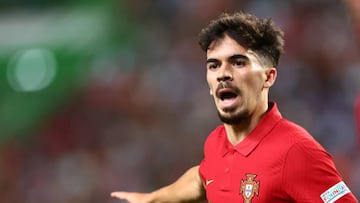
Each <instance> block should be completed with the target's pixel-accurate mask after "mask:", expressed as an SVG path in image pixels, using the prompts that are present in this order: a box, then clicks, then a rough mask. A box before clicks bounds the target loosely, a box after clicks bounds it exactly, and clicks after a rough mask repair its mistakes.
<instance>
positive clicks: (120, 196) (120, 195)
mask: <svg viewBox="0 0 360 203" xmlns="http://www.w3.org/2000/svg"><path fill="white" fill-rule="evenodd" d="M126 194H127V193H126V192H112V193H111V194H110V196H111V197H115V198H118V199H127V195H126Z"/></svg>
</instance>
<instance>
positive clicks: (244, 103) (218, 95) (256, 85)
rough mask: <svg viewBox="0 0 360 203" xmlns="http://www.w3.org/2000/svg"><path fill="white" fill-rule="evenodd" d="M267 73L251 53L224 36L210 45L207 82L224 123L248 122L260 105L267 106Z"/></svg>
mask: <svg viewBox="0 0 360 203" xmlns="http://www.w3.org/2000/svg"><path fill="white" fill-rule="evenodd" d="M267 70H268V69H267V68H265V67H263V66H262V65H261V64H260V62H259V60H258V57H257V55H256V54H255V53H254V52H251V51H250V50H247V49H245V48H244V47H243V46H241V45H239V44H238V43H237V42H236V41H235V40H233V39H231V38H230V37H228V36H226V35H225V37H224V38H222V39H219V40H216V41H214V42H213V43H212V44H211V45H210V47H209V49H208V51H207V75H206V79H207V82H208V85H209V87H210V92H211V93H212V95H213V97H214V100H215V105H216V108H217V110H218V114H219V116H220V119H221V120H222V121H223V122H224V123H228V124H236V123H239V122H241V121H244V120H248V119H249V118H250V117H251V116H252V115H253V114H254V113H256V111H257V110H258V107H259V106H263V105H264V102H266V103H267V100H264V88H265V89H267V85H265V83H266V81H267V78H268V75H267V74H268V71H267ZM266 91H267V90H266ZM266 94H267V92H266ZM266 96H267V95H266Z"/></svg>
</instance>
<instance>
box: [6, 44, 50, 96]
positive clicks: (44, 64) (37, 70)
mask: <svg viewBox="0 0 360 203" xmlns="http://www.w3.org/2000/svg"><path fill="white" fill-rule="evenodd" d="M56 70H57V63H56V59H55V56H54V54H53V53H52V52H51V51H50V50H48V49H29V50H25V51H21V52H18V53H16V54H15V55H14V56H13V58H12V59H11V60H10V62H9V64H8V66H7V79H8V81H9V83H10V85H11V87H12V88H13V89H14V90H15V91H19V92H29V91H39V90H42V89H44V88H45V87H47V86H48V85H49V84H50V83H51V82H52V81H53V80H54V78H55V75H56Z"/></svg>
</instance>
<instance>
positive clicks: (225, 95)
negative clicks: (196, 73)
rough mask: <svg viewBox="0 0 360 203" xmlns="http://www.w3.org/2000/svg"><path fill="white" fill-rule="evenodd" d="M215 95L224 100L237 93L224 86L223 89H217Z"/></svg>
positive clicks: (234, 96) (230, 98)
mask: <svg viewBox="0 0 360 203" xmlns="http://www.w3.org/2000/svg"><path fill="white" fill-rule="evenodd" d="M217 96H218V98H220V99H221V100H222V101H225V100H233V99H235V98H236V97H237V96H238V94H237V93H236V91H235V90H233V89H230V88H225V89H221V90H219V91H218V94H217Z"/></svg>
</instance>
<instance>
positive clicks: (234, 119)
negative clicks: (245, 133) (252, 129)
mask: <svg viewBox="0 0 360 203" xmlns="http://www.w3.org/2000/svg"><path fill="white" fill-rule="evenodd" d="M218 116H219V118H220V120H221V121H222V122H223V123H226V124H230V125H234V124H240V123H244V122H247V121H248V120H249V115H248V114H247V113H242V112H239V113H228V112H225V111H223V112H222V113H220V112H219V111H218Z"/></svg>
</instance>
